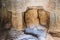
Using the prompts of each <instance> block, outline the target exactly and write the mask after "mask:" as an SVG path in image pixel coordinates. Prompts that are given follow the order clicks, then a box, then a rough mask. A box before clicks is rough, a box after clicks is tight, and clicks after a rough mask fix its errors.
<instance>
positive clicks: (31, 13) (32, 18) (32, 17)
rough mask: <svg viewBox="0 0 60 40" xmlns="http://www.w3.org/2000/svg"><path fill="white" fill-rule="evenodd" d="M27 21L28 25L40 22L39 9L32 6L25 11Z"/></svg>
mask: <svg viewBox="0 0 60 40" xmlns="http://www.w3.org/2000/svg"><path fill="white" fill-rule="evenodd" d="M25 21H26V24H27V26H30V25H31V24H35V25H37V24H39V20H38V13H37V9H33V8H30V9H28V10H27V11H26V12H25Z"/></svg>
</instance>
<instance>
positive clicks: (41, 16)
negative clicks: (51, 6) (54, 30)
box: [38, 9, 50, 26]
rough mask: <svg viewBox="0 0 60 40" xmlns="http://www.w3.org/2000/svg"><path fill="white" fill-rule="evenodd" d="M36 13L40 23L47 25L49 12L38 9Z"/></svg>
mask: <svg viewBox="0 0 60 40" xmlns="http://www.w3.org/2000/svg"><path fill="white" fill-rule="evenodd" d="M38 15H39V22H40V24H41V25H43V26H48V25H49V20H50V19H49V17H50V13H49V12H48V11H46V10H44V9H38Z"/></svg>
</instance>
